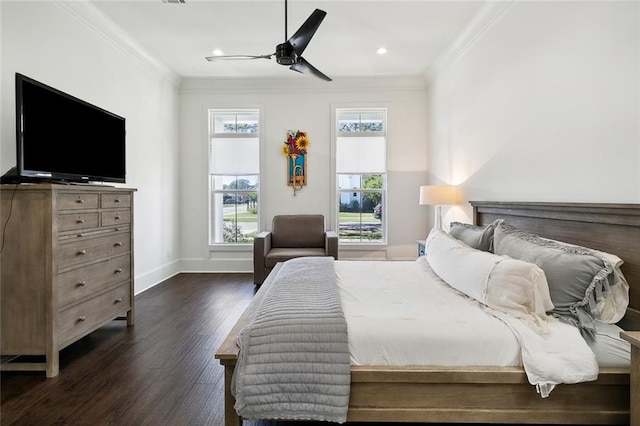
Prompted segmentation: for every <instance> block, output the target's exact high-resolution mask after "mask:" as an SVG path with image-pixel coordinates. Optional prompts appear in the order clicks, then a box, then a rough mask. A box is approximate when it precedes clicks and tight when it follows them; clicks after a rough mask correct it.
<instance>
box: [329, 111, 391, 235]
mask: <svg viewBox="0 0 640 426" xmlns="http://www.w3.org/2000/svg"><path fill="white" fill-rule="evenodd" d="M386 117H387V111H386V109H384V108H367V109H340V108H339V109H336V174H337V176H336V182H337V185H338V237H339V240H340V242H341V243H385V242H386V226H385V223H386V214H384V206H385V195H386V187H387V183H386V181H387V154H386V145H387V138H386V134H387V123H386Z"/></svg>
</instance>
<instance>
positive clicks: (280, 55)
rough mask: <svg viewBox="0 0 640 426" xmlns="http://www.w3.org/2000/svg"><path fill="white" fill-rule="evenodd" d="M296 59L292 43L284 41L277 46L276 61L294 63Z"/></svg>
mask: <svg viewBox="0 0 640 426" xmlns="http://www.w3.org/2000/svg"><path fill="white" fill-rule="evenodd" d="M295 61H296V54H295V53H294V52H293V46H292V45H291V43H289V42H288V41H287V42H284V43H281V44H279V45H277V46H276V62H278V63H279V64H280V65H292V64H293V63H294V62H295Z"/></svg>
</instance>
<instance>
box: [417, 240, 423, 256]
mask: <svg viewBox="0 0 640 426" xmlns="http://www.w3.org/2000/svg"><path fill="white" fill-rule="evenodd" d="M416 242H417V243H418V257H420V256H424V240H417V241H416Z"/></svg>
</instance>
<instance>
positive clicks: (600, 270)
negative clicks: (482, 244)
mask: <svg viewBox="0 0 640 426" xmlns="http://www.w3.org/2000/svg"><path fill="white" fill-rule="evenodd" d="M494 248H495V253H496V254H499V255H506V256H510V257H513V258H515V259H520V260H524V261H525V262H531V263H535V264H536V265H538V266H539V267H540V268H541V269H542V270H543V271H544V273H545V275H546V277H547V282H548V283H549V293H550V295H551V300H552V301H553V305H554V308H553V310H552V311H551V314H552V315H554V316H555V317H557V318H559V319H561V320H563V321H565V322H568V323H570V324H573V325H575V326H576V327H578V328H579V329H580V332H581V333H582V335H583V337H585V339H587V340H588V341H593V340H594V339H595V324H594V318H593V316H594V315H593V312H592V308H595V305H596V303H595V297H596V293H600V292H601V291H602V289H603V288H606V287H608V285H609V283H608V279H609V277H610V275H611V274H612V272H613V268H612V267H611V266H610V265H609V264H607V263H605V262H604V261H603V260H602V259H600V258H599V257H598V256H596V255H595V254H594V252H593V251H592V250H590V249H588V248H585V247H580V246H575V245H571V244H567V243H563V242H561V241H555V240H548V239H545V238H541V237H539V236H538V235H534V234H530V233H527V232H523V231H519V230H517V229H515V228H514V227H512V226H509V225H506V224H504V223H501V224H499V225H498V226H497V227H496V229H495V233H494Z"/></svg>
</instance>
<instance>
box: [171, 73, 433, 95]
mask: <svg viewBox="0 0 640 426" xmlns="http://www.w3.org/2000/svg"><path fill="white" fill-rule="evenodd" d="M426 87H427V86H426V84H425V80H424V78H422V77H371V78H336V79H334V80H333V81H331V82H327V81H323V80H320V79H316V78H313V77H310V76H297V75H292V76H291V78H284V77H274V78H260V79H255V78H238V77H229V78H196V77H193V78H184V79H182V84H181V86H180V91H181V92H183V93H188V92H202V91H216V92H231V91H233V92H236V93H237V92H244V91H248V92H277V93H283V92H296V93H297V92H299V91H306V92H314V91H317V92H327V91H333V90H341V91H349V90H355V91H362V90H376V91H380V90H399V91H403V90H406V91H415V90H425V89H426Z"/></svg>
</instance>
